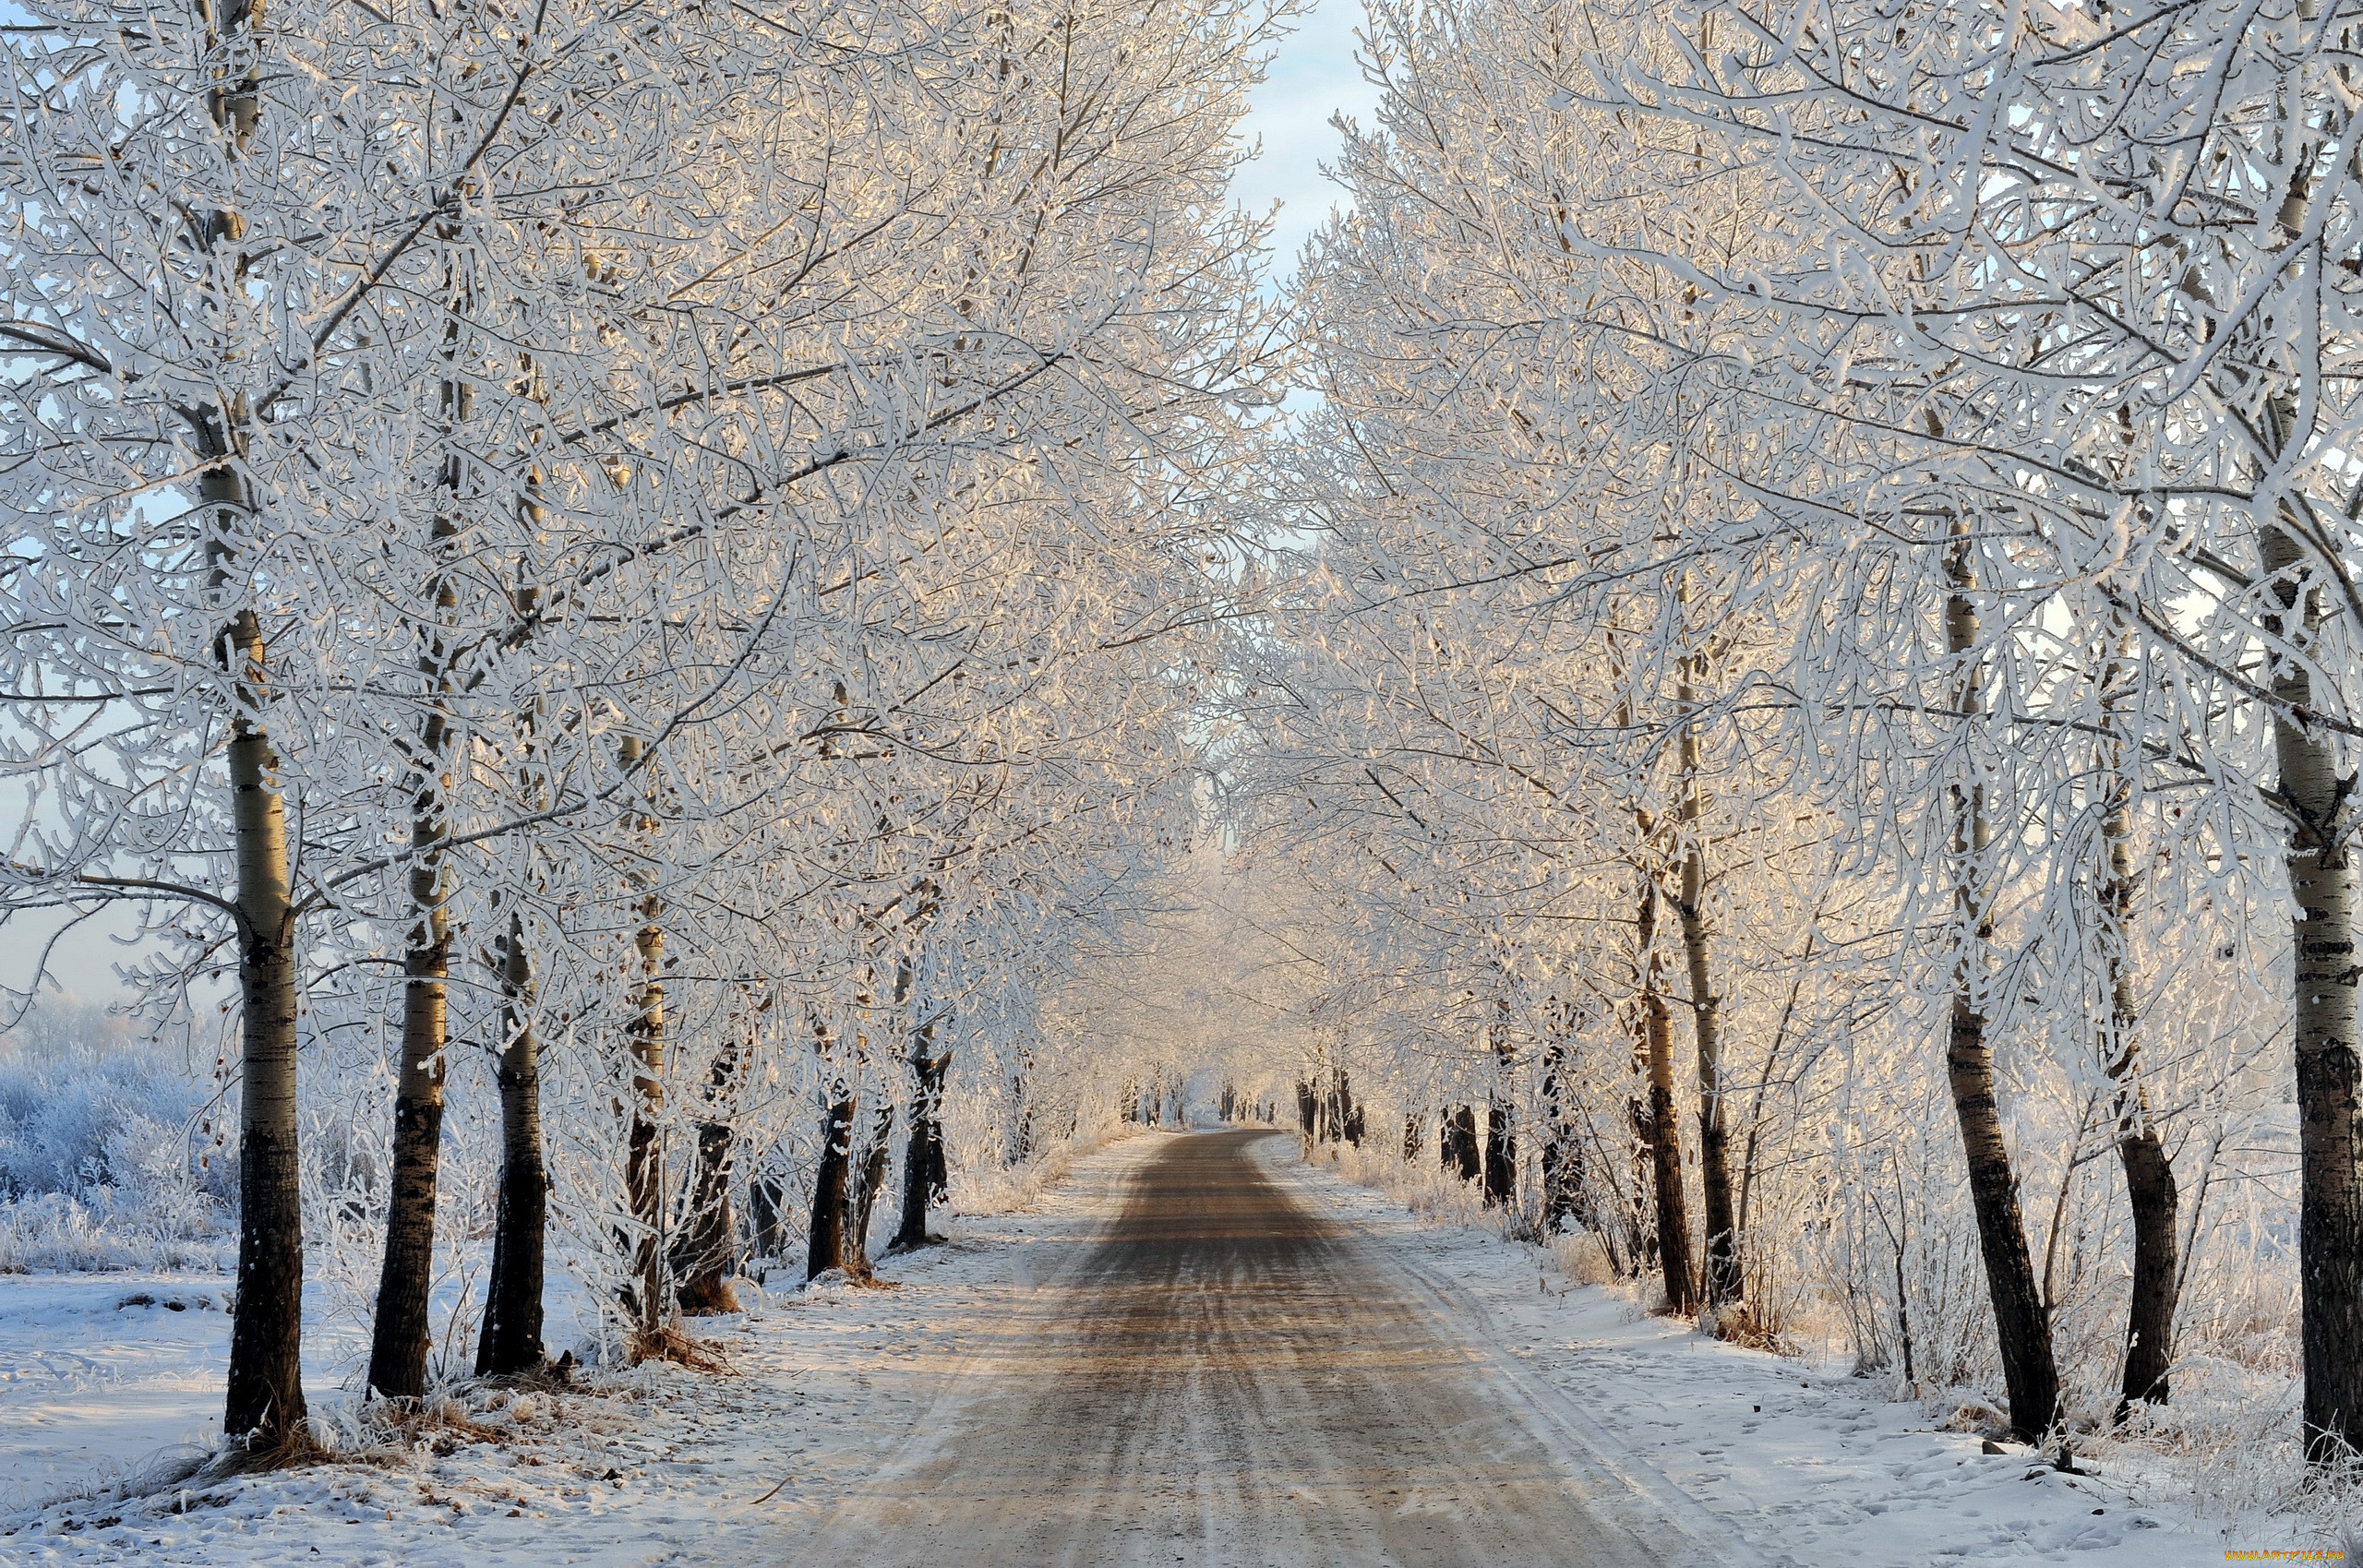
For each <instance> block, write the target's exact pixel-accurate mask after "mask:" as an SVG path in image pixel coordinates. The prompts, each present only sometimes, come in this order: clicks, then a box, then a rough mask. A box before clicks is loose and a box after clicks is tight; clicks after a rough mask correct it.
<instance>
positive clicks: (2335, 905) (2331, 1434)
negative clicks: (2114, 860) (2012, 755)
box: [2261, 528, 2363, 1465]
mask: <svg viewBox="0 0 2363 1568" xmlns="http://www.w3.org/2000/svg"><path fill="white" fill-rule="evenodd" d="M2261 543H2262V546H2263V556H2264V567H2265V569H2266V570H2267V571H2268V572H2271V573H2274V574H2278V575H2279V577H2280V581H2279V583H2278V585H2277V586H2276V587H2275V588H2274V590H2273V592H2275V593H2276V594H2277V595H2278V597H2279V599H2280V602H2281V604H2282V607H2283V612H2284V616H2283V617H2276V620H2275V624H2273V626H2272V629H2273V630H2274V631H2275V632H2278V633H2279V634H2280V635H2282V636H2283V637H2284V638H2285V639H2286V640H2289V641H2291V642H2297V643H2301V644H2302V643H2305V642H2309V641H2311V640H2312V638H2313V633H2314V630H2315V623H2316V622H2317V621H2318V620H2319V618H2320V612H2319V609H2318V608H2317V607H2316V605H2315V604H2314V603H2313V602H2312V596H2311V595H2310V594H2308V595H2307V596H2306V603H2304V604H2302V605H2301V604H2300V602H2299V590H2298V587H2297V583H2296V582H2295V581H2292V576H2291V574H2293V573H2294V572H2295V570H2296V569H2297V568H2298V566H2299V562H2300V559H2301V557H2300V556H2299V552H2298V549H2297V542H2296V541H2295V540H2294V539H2292V538H2291V537H2290V535H2289V534H2288V533H2286V532H2285V531H2284V530H2282V529H2280V528H2266V529H2264V530H2262V531H2261ZM2286 622H2301V623H2302V624H2301V625H2299V626H2293V625H2288V624H2285V623H2286ZM2273 695H2275V696H2276V697H2279V698H2280V699H2281V700H2283V701H2285V702H2287V703H2290V704H2292V705H2293V706H2296V707H2298V708H2301V709H2303V708H2309V707H2311V705H2312V700H2313V683H2312V679H2311V677H2310V676H2309V675H2308V674H2307V673H2306V670H2305V669H2304V667H2303V666H2302V665H2300V664H2297V662H2296V661H2295V660H2291V659H2283V660H2280V661H2277V667H2276V669H2275V671H2274V674H2273ZM2273 751H2274V756H2275V759H2276V760H2277V761H2278V763H2279V764H2280V772H2281V785H2280V795H2281V802H2282V805H2283V806H2284V808H2285V809H2287V810H2288V811H2289V812H2290V813H2291V814H2292V815H2293V816H2294V817H2295V818H2296V819H2297V828H2296V831H2295V832H2293V833H2292V834H2291V837H2290V844H2289V859H2288V867H2289V893H2290V899H2291V902H2292V903H2294V904H2296V905H2297V916H2296V917H2295V920H2294V922H2293V925H2294V930H2293V932H2292V935H2293V937H2294V938H2295V948H2296V965H2295V980H2296V1000H2297V1166H2298V1205H2297V1251H2298V1265H2297V1277H2298V1289H2299V1299H2300V1306H2299V1312H2298V1315H2299V1322H2300V1328H2299V1337H2300V1341H2301V1343H2302V1347H2303V1353H2304V1357H2305V1367H2306V1391H2305V1431H2306V1457H2307V1459H2308V1461H2309V1463H2312V1464H2317V1465H2327V1464H2336V1463H2341V1462H2343V1461H2345V1460H2346V1459H2348V1458H2350V1457H2351V1456H2352V1455H2353V1454H2355V1453H2356V1452H2357V1450H2358V1448H2363V1354H2358V1353H2357V1347H2358V1346H2363V1072H2358V1064H2357V1048H2358V1047H2357V1027H2356V1025H2357V1007H2356V982H2357V978H2358V973H2357V966H2356V958H2355V910H2354V904H2355V859H2354V855H2353V852H2352V850H2351V849H2350V848H2348V847H2347V846H2346V844H2345V843H2343V842H2341V840H2340V839H2339V835H2338V830H2339V823H2338V817H2339V811H2340V808H2341V807H2342V805H2343V804H2344V803H2345V796H2346V794H2347V791H2348V789H2349V788H2350V786H2351V784H2352V780H2350V779H2342V778H2340V777H2339V776H2338V755H2337V749H2336V748H2335V747H2334V746H2333V745H2332V743H2331V742H2330V740H2329V739H2328V738H2327V737H2326V736H2313V735H2309V733H2308V732H2307V731H2306V730H2305V729H2303V728H2302V727H2300V726H2299V725H2297V724H2295V723H2293V722H2291V721H2290V720H2289V719H2288V718H2286V717H2283V716H2276V717H2275V719H2274V721H2273Z"/></svg>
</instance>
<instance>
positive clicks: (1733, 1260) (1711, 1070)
mask: <svg viewBox="0 0 2363 1568" xmlns="http://www.w3.org/2000/svg"><path fill="white" fill-rule="evenodd" d="M1705 896H1706V867H1705V862H1704V859H1703V857H1702V856H1700V854H1699V851H1698V849H1697V845H1696V844H1693V845H1692V847H1691V849H1690V852H1689V853H1688V854H1687V855H1686V856H1684V858H1683V865H1682V897H1681V898H1680V900H1678V901H1677V902H1676V904H1675V905H1674V908H1675V911H1676V913H1677V914H1678V915H1679V916H1681V920H1682V946H1683V952H1684V956H1685V960H1686V961H1687V968H1688V971H1689V976H1690V1017H1691V1021H1692V1025H1693V1038H1694V1039H1695V1040H1696V1042H1697V1055H1698V1186H1699V1196H1700V1198H1701V1200H1702V1206H1703V1208H1704V1211H1705V1212H1704V1214H1703V1215H1702V1216H1701V1217H1702V1218H1703V1219H1704V1220H1705V1221H1706V1228H1707V1256H1706V1265H1707V1266H1706V1271H1705V1273H1706V1297H1707V1304H1708V1305H1709V1306H1710V1307H1720V1306H1723V1305H1725V1304H1726V1303H1728V1302H1733V1301H1736V1300H1738V1299H1740V1298H1741V1297H1742V1296H1743V1295H1745V1293H1746V1292H1745V1286H1743V1284H1742V1283H1741V1281H1742V1279H1743V1278H1744V1271H1743V1270H1742V1268H1741V1266H1740V1251H1739V1247H1740V1239H1739V1230H1738V1226H1737V1222H1736V1220H1735V1218H1734V1207H1733V1201H1732V1166H1731V1131H1730V1127H1731V1123H1730V1119H1729V1118H1727V1117H1726V1116H1725V1115H1724V1114H1723V1040H1722V1007H1721V998H1719V997H1717V996H1716V995H1715V994H1714V992H1713V990H1712V988H1711V985H1710V972H1709V957H1710V952H1709V935H1710V934H1709V930H1708V928H1707V920H1706V916H1705V914H1704V913H1703V911H1702V908H1701V905H1702V904H1703V902H1704V900H1705Z"/></svg>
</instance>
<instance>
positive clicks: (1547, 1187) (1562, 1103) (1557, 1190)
mask: <svg viewBox="0 0 2363 1568" xmlns="http://www.w3.org/2000/svg"><path fill="white" fill-rule="evenodd" d="M1565 1071H1566V1051H1565V1047H1564V1046H1562V1045H1561V1043H1560V1041H1559V1040H1558V1039H1556V1038H1554V1039H1553V1040H1552V1041H1551V1043H1550V1044H1549V1045H1547V1046H1545V1047H1543V1050H1542V1146H1541V1148H1540V1149H1539V1150H1537V1151H1536V1153H1535V1161H1536V1165H1537V1167H1538V1168H1537V1171H1536V1174H1537V1175H1538V1176H1539V1177H1540V1178H1541V1182H1542V1234H1543V1235H1544V1236H1546V1237H1547V1236H1556V1235H1557V1234H1559V1227H1560V1226H1561V1225H1563V1224H1564V1223H1565V1222H1566V1221H1567V1220H1568V1219H1570V1218H1572V1217H1573V1216H1574V1215H1575V1209H1576V1191H1577V1187H1578V1186H1579V1185H1580V1184H1581V1182H1582V1178H1583V1145H1582V1144H1581V1143H1577V1141H1576V1134H1575V1128H1574V1127H1573V1126H1572V1125H1571V1124H1570V1123H1569V1121H1568V1119H1567V1107H1566V1083H1565V1078H1564V1074H1565Z"/></svg>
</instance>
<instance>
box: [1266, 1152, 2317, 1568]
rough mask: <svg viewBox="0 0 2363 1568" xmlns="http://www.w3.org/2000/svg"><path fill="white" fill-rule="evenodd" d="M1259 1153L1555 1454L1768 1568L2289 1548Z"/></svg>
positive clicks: (1905, 1567)
mask: <svg viewBox="0 0 2363 1568" xmlns="http://www.w3.org/2000/svg"><path fill="white" fill-rule="evenodd" d="M1264 1148H1265V1149H1266V1150H1268V1151H1270V1153H1269V1155H1267V1163H1268V1164H1269V1166H1270V1167H1271V1168H1272V1170H1273V1172H1274V1174H1275V1176H1276V1177H1277V1178H1279V1179H1284V1180H1287V1181H1289V1182H1290V1183H1292V1184H1293V1186H1294V1187H1295V1189H1296V1190H1297V1191H1298V1192H1299V1194H1300V1195H1301V1197H1302V1198H1303V1200H1304V1201H1306V1202H1307V1203H1313V1204H1316V1205H1319V1206H1322V1207H1325V1208H1326V1209H1328V1210H1329V1211H1330V1212H1331V1213H1332V1214H1334V1215H1337V1217H1338V1218H1339V1219H1340V1220H1341V1221H1343V1222H1345V1223H1347V1224H1349V1225H1352V1226H1354V1227H1356V1228H1358V1229H1359V1230H1361V1232H1362V1233H1363V1234H1365V1235H1367V1236H1370V1237H1372V1238H1373V1239H1384V1240H1385V1242H1386V1243H1387V1244H1388V1247H1389V1250H1390V1251H1392V1252H1393V1254H1394V1255H1395V1256H1396V1257H1397V1259H1398V1260H1399V1261H1400V1262H1401V1263H1403V1264H1404V1266H1405V1267H1406V1268H1407V1269H1408V1270H1409V1272H1410V1273H1411V1274H1413V1275H1415V1276H1416V1277H1418V1278H1420V1279H1421V1280H1422V1281H1423V1282H1424V1283H1426V1285H1427V1286H1428V1287H1429V1288H1430V1289H1431V1290H1432V1291H1433V1292H1434V1293H1435V1295H1436V1296H1437V1298H1438V1299H1439V1302H1440V1304H1441V1305H1442V1306H1443V1308H1444V1313H1445V1316H1446V1317H1447V1318H1449V1319H1450V1320H1452V1321H1455V1322H1457V1323H1462V1324H1465V1325H1467V1327H1468V1329H1469V1331H1470V1333H1471V1337H1472V1339H1473V1340H1474V1341H1475V1342H1476V1343H1477V1344H1478V1346H1479V1347H1481V1348H1482V1349H1483V1350H1484V1351H1485V1353H1487V1354H1488V1355H1490V1356H1491V1357H1493V1359H1495V1360H1496V1361H1497V1362H1499V1363H1501V1364H1502V1365H1504V1366H1505V1367H1510V1368H1513V1369H1516V1370H1517V1372H1518V1373H1520V1374H1522V1375H1521V1376H1520V1378H1519V1381H1521V1382H1524V1383H1525V1384H1526V1385H1527V1386H1528V1387H1529V1389H1530V1390H1532V1391H1533V1392H1534V1393H1535V1394H1536V1396H1537V1399H1538V1402H1539V1403H1541V1404H1542V1405H1544V1406H1546V1407H1547V1412H1546V1413H1547V1415H1548V1416H1549V1417H1550V1418H1552V1419H1553V1420H1554V1421H1555V1422H1556V1423H1557V1424H1559V1425H1560V1426H1562V1428H1563V1429H1564V1430H1566V1431H1567V1432H1568V1435H1569V1439H1570V1441H1571V1442H1577V1443H1580V1444H1582V1445H1583V1446H1585V1447H1586V1448H1588V1449H1590V1450H1593V1451H1595V1452H1596V1453H1599V1454H1602V1455H1604V1456H1606V1457H1608V1458H1609V1459H1611V1460H1612V1461H1613V1460H1615V1459H1617V1458H1618V1457H1619V1456H1623V1457H1624V1458H1625V1460H1626V1463H1627V1465H1628V1466H1629V1465H1630V1462H1631V1461H1638V1466H1639V1467H1645V1468H1646V1470H1647V1471H1648V1472H1649V1476H1645V1477H1640V1478H1635V1479H1636V1484H1639V1485H1642V1486H1644V1487H1649V1479H1650V1478H1651V1477H1654V1478H1660V1479H1661V1483H1662V1484H1663V1485H1665V1486H1668V1487H1671V1488H1673V1489H1676V1490H1677V1491H1678V1493H1679V1494H1680V1496H1681V1498H1683V1499H1688V1500H1695V1505H1697V1506H1703V1508H1704V1509H1705V1510H1707V1511H1708V1512H1709V1513H1710V1514H1713V1515H1714V1516H1715V1517H1716V1518H1718V1519H1720V1520H1721V1521H1723V1522H1724V1523H1725V1524H1726V1526H1728V1527H1729V1528H1730V1529H1731V1530H1732V1531H1733V1533H1734V1534H1736V1535H1738V1536H1739V1537H1740V1538H1742V1539H1744V1540H1745V1541H1746V1542H1748V1543H1749V1544H1750V1545H1752V1546H1753V1547H1754V1548H1755V1549H1756V1550H1757V1551H1758V1552H1759V1553H1761V1554H1762V1557H1763V1559H1764V1560H1765V1561H1766V1562H1770V1563H1775V1564H1779V1565H1780V1568H1926V1565H1929V1564H1941V1563H1947V1562H1965V1563H1970V1562H2008V1563H2014V1564H2015V1563H2038V1562H2056V1563H2072V1564H2077V1565H2078V1568H2198V1565H2199V1564H2201V1563H2207V1564H2211V1565H2215V1564H2221V1563H2222V1562H2224V1561H2225V1548H2226V1545H2227V1544H2229V1545H2233V1546H2237V1547H2248V1546H2276V1545H2277V1546H2282V1547H2287V1546H2289V1545H2291V1544H2292V1543H2291V1542H2290V1541H2288V1540H2286V1539H2283V1540H2279V1541H2248V1540H2241V1541H2236V1542H2230V1543H2227V1542H2226V1541H2225V1540H2224V1539H2221V1538H2217V1537H2215V1536H2214V1535H2213V1534H2208V1533H2202V1532H2201V1531H2198V1530H2195V1529H2193V1528H2191V1527H2189V1525H2188V1523H2187V1522H2185V1521H2183V1520H2180V1519H2178V1518H2177V1516H2176V1514H2174V1512H2173V1511H2172V1510H2171V1508H2170V1507H2168V1506H2163V1505H2160V1504H2159V1502H2157V1500H2155V1499H2153V1497H2151V1496H2148V1495H2145V1489H2143V1487H2142V1486H2141V1484H2140V1482H2139V1481H2138V1479H2135V1478H2129V1477H2126V1476H2124V1475H2121V1474H2117V1473H2115V1466H2106V1467H2104V1468H2103V1470H2102V1473H2101V1474H2098V1475H2090V1476H2069V1475H2067V1474H2064V1473H2062V1472H2060V1471H2057V1470H2056V1469H2053V1468H2051V1467H2050V1466H2048V1465H2047V1464H2046V1463H2045V1462H2044V1461H2042V1460H2040V1459H2038V1458H2037V1457H2036V1456H2035V1455H2034V1454H2033V1453H2031V1452H2030V1451H2029V1450H2027V1449H2024V1448H2021V1447H2017V1446H2011V1447H2010V1448H2009V1452H2008V1453H2006V1454H1998V1455H1997V1454H1985V1453H1984V1452H1982V1446H1983V1442H1984V1440H1983V1439H1982V1438H1981V1437H1979V1436H1977V1435H1976V1434H1973V1433H1972V1434H1963V1433H1960V1432H1951V1431H1935V1430H1929V1422H1928V1420H1927V1418H1926V1417H1925V1414H1924V1413H1923V1412H1922V1411H1921V1409H1920V1408H1919V1407H1918V1406H1915V1405H1908V1404H1898V1403H1894V1402H1892V1401H1889V1400H1884V1399H1880V1398H1877V1397H1876V1396H1874V1395H1873V1394H1872V1393H1871V1392H1870V1390H1869V1388H1868V1386H1867V1385H1866V1384H1865V1383H1863V1382H1859V1381H1857V1380H1854V1379H1851V1378H1844V1377H1831V1376H1828V1375H1822V1374H1817V1373H1816V1372H1814V1371H1809V1370H1801V1369H1800V1368H1799V1367H1798V1366H1797V1365H1796V1364H1795V1363H1794V1362H1793V1361H1790V1360H1786V1359H1782V1358H1781V1357H1778V1356H1774V1355H1771V1354H1769V1353H1767V1352H1764V1351H1760V1350H1750V1349H1746V1348H1744V1347H1739V1346H1736V1345H1730V1344H1725V1343H1723V1342H1721V1341H1718V1340H1715V1339H1711V1338H1709V1337H1707V1336H1705V1335H1701V1334H1699V1333H1697V1331H1696V1330H1695V1329H1693V1328H1692V1327H1691V1326H1690V1325H1689V1324H1688V1323H1682V1322H1678V1321H1675V1320H1672V1319H1664V1318H1652V1317H1649V1316H1647V1315H1645V1314H1643V1313H1641V1312H1640V1311H1637V1309H1636V1308H1635V1307H1634V1306H1633V1305H1632V1304H1631V1303H1630V1302H1627V1301H1625V1300H1622V1299H1618V1298H1616V1297H1614V1296H1613V1295H1611V1294H1610V1293H1608V1292H1607V1291H1605V1290H1603V1289H1602V1288H1601V1287H1597V1286H1576V1285H1572V1284H1570V1283H1569V1282H1568V1281H1567V1279H1566V1278H1565V1275H1562V1274H1561V1273H1560V1271H1559V1269H1558V1267H1557V1265H1556V1263H1555V1262H1554V1260H1553V1258H1552V1256H1551V1254H1550V1253H1549V1252H1547V1251H1544V1250H1542V1249H1541V1248H1538V1247H1532V1246H1526V1245H1521V1244H1518V1243H1514V1242H1507V1241H1505V1240H1503V1239H1501V1238H1500V1237H1498V1236H1494V1235H1491V1234H1488V1233H1486V1232H1482V1231H1478V1230H1472V1229H1469V1228H1466V1227H1458V1226H1445V1225H1437V1224H1432V1223H1427V1222H1423V1221H1421V1219H1419V1218H1418V1217H1416V1216H1414V1215H1412V1214H1411V1213H1410V1212H1409V1210H1407V1209H1406V1208H1404V1207H1403V1205H1401V1204H1400V1203H1396V1202H1395V1201H1394V1200H1392V1199H1390V1198H1388V1197H1386V1196H1385V1195H1383V1194H1381V1193H1378V1192H1375V1191H1372V1190H1370V1189H1369V1188H1366V1187H1360V1186H1356V1185H1354V1184H1352V1183H1350V1182H1349V1181H1347V1180H1345V1179H1342V1178H1340V1177H1339V1176H1337V1174H1335V1173H1334V1172H1332V1171H1330V1170H1327V1169H1325V1168H1322V1167H1313V1166H1307V1165H1305V1164H1304V1163H1302V1162H1301V1161H1300V1160H1299V1159H1298V1158H1297V1157H1296V1155H1295V1151H1294V1145H1293V1143H1292V1142H1289V1143H1284V1142H1282V1141H1280V1140H1277V1139H1275V1140H1272V1141H1271V1142H1269V1143H1266V1144H1265V1145H1264ZM2079 1466H2080V1467H2083V1468H2089V1467H2091V1466H2089V1465H2088V1464H2087V1463H2086V1462H2083V1461H2079ZM1649 1490H1655V1488H1654V1487H1649ZM1659 1495H1660V1496H1662V1495H1663V1494H1662V1493H1659ZM1679 1512H1680V1510H1679V1507H1678V1506H1677V1516H1679Z"/></svg>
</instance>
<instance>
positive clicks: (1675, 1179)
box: [1641, 987, 1698, 1316]
mask: <svg viewBox="0 0 2363 1568" xmlns="http://www.w3.org/2000/svg"><path fill="white" fill-rule="evenodd" d="M1641 1027H1642V1030H1643V1033H1644V1036H1645V1038H1646V1039H1647V1040H1648V1050H1649V1164H1650V1170H1649V1176H1650V1183H1651V1185H1652V1186H1653V1187H1654V1188H1655V1189H1656V1191H1657V1199H1658V1263H1659V1265H1660V1266H1661V1268H1662V1269H1663V1270H1664V1271H1665V1302H1666V1306H1667V1307H1668V1308H1669V1309H1671V1310H1672V1311H1674V1312H1676V1313H1679V1314H1681V1315H1684V1316H1687V1315H1689V1314H1690V1313H1692V1312H1695V1311H1697V1310H1698V1293H1697V1285H1696V1283H1695V1280H1696V1275H1694V1273H1693V1271H1692V1265H1691V1262H1690V1202H1689V1198H1688V1196H1687V1195H1686V1194H1685V1192H1684V1191H1683V1185H1682V1114H1681V1112H1680V1111H1678V1110H1677V1109H1676V1108H1675V1107H1674V1099H1673V1015H1672V1014H1670V1013H1669V1012H1668V1011H1666V1005H1665V999H1664V998H1662V997H1661V996H1659V995H1658V994H1657V991H1656V989H1655V988H1654V987H1652V988H1650V989H1649V990H1647V991H1644V992H1643V993H1642V994H1641Z"/></svg>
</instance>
